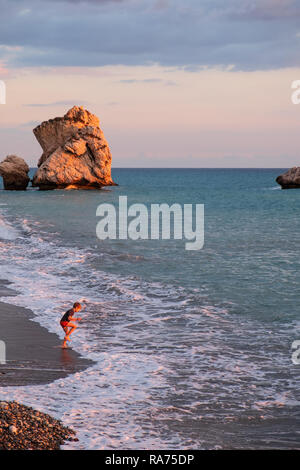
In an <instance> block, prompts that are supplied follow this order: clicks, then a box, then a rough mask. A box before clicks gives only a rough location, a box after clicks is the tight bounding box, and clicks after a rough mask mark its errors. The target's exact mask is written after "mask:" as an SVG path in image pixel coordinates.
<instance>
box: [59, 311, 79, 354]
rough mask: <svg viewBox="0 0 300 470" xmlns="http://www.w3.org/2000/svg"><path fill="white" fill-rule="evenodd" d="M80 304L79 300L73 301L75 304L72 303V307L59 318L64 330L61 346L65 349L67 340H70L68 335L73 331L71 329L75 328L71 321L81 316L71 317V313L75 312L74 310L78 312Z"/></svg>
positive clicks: (77, 319)
mask: <svg viewBox="0 0 300 470" xmlns="http://www.w3.org/2000/svg"><path fill="white" fill-rule="evenodd" d="M81 308H82V307H81V305H80V303H79V302H75V304H74V305H73V308H71V309H70V310H68V311H67V312H66V313H65V314H64V315H63V317H62V319H61V320H60V325H61V327H62V329H63V330H64V332H65V334H66V335H65V337H64V341H63V344H62V348H63V349H65V348H66V347H67V341H71V340H70V335H71V334H72V333H73V331H75V330H76V328H77V326H76V325H75V324H74V323H72V321H80V320H81V318H75V317H73V314H74V313H76V312H79V310H81Z"/></svg>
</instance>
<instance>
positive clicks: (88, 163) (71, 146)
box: [32, 106, 115, 189]
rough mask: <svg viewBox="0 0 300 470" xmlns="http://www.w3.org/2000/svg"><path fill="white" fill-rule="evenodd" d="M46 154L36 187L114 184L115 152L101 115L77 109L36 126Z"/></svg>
mask: <svg viewBox="0 0 300 470" xmlns="http://www.w3.org/2000/svg"><path fill="white" fill-rule="evenodd" d="M33 132H34V135H35V137H36V138H37V140H38V142H39V143H40V145H41V147H42V149H43V154H42V156H41V158H40V160H39V162H38V170H37V172H36V174H35V175H34V178H33V182H32V185H33V186H37V187H39V188H40V189H55V188H60V189H63V188H65V189H88V188H101V187H103V186H109V185H114V184H115V183H114V182H113V180H112V178H111V153H110V150H109V146H108V143H107V141H106V139H105V137H104V134H103V132H102V130H101V129H100V123H99V119H98V118H97V116H95V115H94V114H91V113H90V112H89V111H87V110H85V109H83V108H82V107H78V106H74V107H73V108H72V109H70V110H69V111H68V112H67V114H65V115H64V116H63V117H58V118H55V119H50V120H49V121H45V122H43V123H42V124H41V125H39V126H38V127H36V128H35V129H34V130H33Z"/></svg>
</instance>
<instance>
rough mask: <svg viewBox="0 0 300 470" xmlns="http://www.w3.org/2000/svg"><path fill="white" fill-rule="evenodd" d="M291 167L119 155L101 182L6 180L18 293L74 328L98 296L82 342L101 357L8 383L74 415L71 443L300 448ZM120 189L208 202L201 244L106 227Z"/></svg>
mask: <svg viewBox="0 0 300 470" xmlns="http://www.w3.org/2000/svg"><path fill="white" fill-rule="evenodd" d="M285 170H286V169H283V168H279V169H278V168H277V169H132V168H131V169H117V168H115V169H113V171H112V174H113V179H114V181H115V182H117V183H118V186H115V187H106V188H104V189H102V190H101V191H96V190H89V191H76V190H75V191H65V190H55V191H38V190H36V189H34V188H29V189H28V190H27V191H26V192H23V191H22V192H17V191H4V190H0V277H1V278H2V279H7V280H9V281H11V282H12V286H11V287H13V288H15V289H16V290H17V291H18V292H19V294H18V295H17V296H15V297H10V298H9V302H10V303H13V304H15V305H23V306H27V307H29V308H30V309H32V311H33V312H34V319H33V321H36V322H38V323H39V324H41V325H42V326H44V327H46V328H47V329H48V330H49V331H50V332H54V333H57V334H58V335H59V336H60V337H61V339H62V337H63V334H62V333H63V332H62V329H61V327H60V325H59V321H60V318H61V316H62V314H63V313H64V312H65V311H66V310H67V309H68V308H70V306H71V305H72V304H73V302H75V301H80V302H82V303H83V304H85V309H84V310H83V312H82V314H81V316H82V318H83V320H82V322H81V323H80V324H79V328H78V329H77V330H76V331H75V332H74V333H73V335H72V337H71V338H72V342H71V346H72V348H73V349H75V350H76V351H78V352H79V353H80V354H81V355H82V356H83V357H86V358H90V359H92V360H93V361H94V364H93V365H92V366H91V367H89V368H88V369H86V370H84V371H82V372H78V373H75V374H73V375H70V376H68V377H67V378H63V379H59V380H56V381H55V382H52V383H50V384H48V385H36V386H21V387H2V388H0V398H1V399H4V400H7V399H10V400H19V401H21V402H22V403H24V404H28V405H30V406H33V407H36V408H38V409H39V410H41V411H45V412H47V413H50V414H52V415H53V416H55V417H57V418H59V419H61V420H62V421H63V423H64V424H65V425H68V426H71V427H73V428H74V429H76V431H77V437H78V438H79V441H78V442H70V443H67V444H65V445H64V447H63V448H66V449H275V448H276V449H278V448H282V449H295V448H297V449H299V448H300V401H299V400H300V393H299V372H300V364H297V363H294V362H293V360H292V354H293V349H292V344H293V342H294V341H297V340H300V322H299V299H300V288H299V287H300V286H299V274H300V258H299V242H300V190H297V189H292V190H281V189H280V187H279V186H278V185H277V183H276V182H275V178H276V177H277V176H278V175H279V174H281V173H283V172H284V171H285ZM31 171H33V170H31ZM2 188H3V186H2ZM120 196H127V201H128V206H130V205H131V204H135V203H139V204H144V205H146V207H148V208H149V210H150V206H151V204H162V203H166V204H169V205H172V204H174V203H178V204H181V205H183V204H193V205H196V204H203V205H204V245H203V248H202V249H199V250H186V249H185V240H179V239H176V240H174V239H172V238H171V239H170V240H162V239H156V240H151V239H138V240H132V239H130V238H129V239H118V238H117V239H106V240H100V239H98V238H97V236H96V227H97V223H98V222H99V217H98V216H97V215H96V211H97V207H98V206H99V205H100V204H103V203H107V204H111V205H113V206H114V207H116V210H117V208H118V204H119V197H120ZM2 300H5V299H4V298H3V299H2ZM299 362H300V361H299Z"/></svg>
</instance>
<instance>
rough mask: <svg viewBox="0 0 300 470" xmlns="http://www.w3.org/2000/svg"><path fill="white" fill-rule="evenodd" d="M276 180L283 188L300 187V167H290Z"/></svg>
mask: <svg viewBox="0 0 300 470" xmlns="http://www.w3.org/2000/svg"><path fill="white" fill-rule="evenodd" d="M276 182H277V183H278V184H280V185H281V187H282V189H291V188H300V167H299V166H294V167H293V168H290V169H289V170H288V171H287V172H286V173H283V174H282V175H280V176H278V177H277V178H276Z"/></svg>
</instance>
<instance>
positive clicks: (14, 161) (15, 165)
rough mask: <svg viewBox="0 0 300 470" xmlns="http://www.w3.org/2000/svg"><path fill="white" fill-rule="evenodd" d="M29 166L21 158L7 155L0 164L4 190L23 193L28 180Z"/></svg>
mask: <svg viewBox="0 0 300 470" xmlns="http://www.w3.org/2000/svg"><path fill="white" fill-rule="evenodd" d="M28 172H29V166H28V165H27V163H26V162H25V160H23V158H20V157H17V156H16V155H8V156H7V157H6V158H5V159H4V160H3V162H1V163H0V175H1V176H2V178H3V184H4V189H9V190H15V191H24V190H25V189H26V188H27V186H28V183H29V181H30V178H29V176H28Z"/></svg>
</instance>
